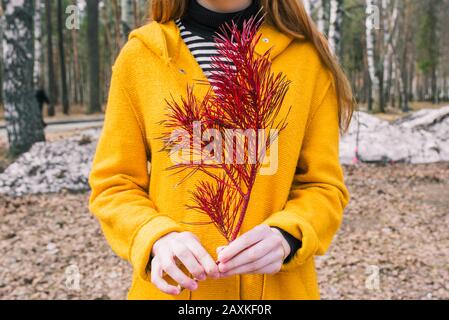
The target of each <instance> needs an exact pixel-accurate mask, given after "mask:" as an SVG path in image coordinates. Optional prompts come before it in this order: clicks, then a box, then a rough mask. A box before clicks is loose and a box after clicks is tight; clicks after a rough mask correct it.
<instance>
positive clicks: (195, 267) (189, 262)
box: [172, 243, 206, 280]
mask: <svg viewBox="0 0 449 320" xmlns="http://www.w3.org/2000/svg"><path fill="white" fill-rule="evenodd" d="M172 250H173V253H174V254H175V255H176V256H177V257H178V259H179V260H180V261H181V262H182V264H183V265H184V266H185V267H186V268H187V270H188V271H189V272H190V273H191V274H192V275H193V276H194V277H195V279H198V280H204V279H206V273H205V272H204V269H203V267H202V266H201V265H200V264H199V262H198V261H197V259H196V258H195V256H194V255H193V253H192V252H191V250H190V249H189V248H188V247H187V245H185V244H182V243H181V244H176V245H174V246H173V247H172Z"/></svg>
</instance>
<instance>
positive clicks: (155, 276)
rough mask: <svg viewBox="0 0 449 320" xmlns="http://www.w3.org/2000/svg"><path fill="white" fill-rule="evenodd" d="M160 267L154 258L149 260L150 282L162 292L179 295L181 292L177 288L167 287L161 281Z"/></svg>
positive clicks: (164, 282) (161, 272) (162, 280)
mask: <svg viewBox="0 0 449 320" xmlns="http://www.w3.org/2000/svg"><path fill="white" fill-rule="evenodd" d="M162 276H163V270H162V266H161V264H160V263H159V261H158V260H157V259H156V258H153V259H152V260H151V282H152V283H153V284H154V285H155V286H156V287H157V288H158V289H159V290H161V291H162V292H164V293H166V294H170V295H179V294H180V293H181V290H180V288H179V287H175V286H172V285H169V284H168V283H167V281H165V280H164V279H163V277H162Z"/></svg>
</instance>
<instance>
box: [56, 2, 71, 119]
mask: <svg viewBox="0 0 449 320" xmlns="http://www.w3.org/2000/svg"><path fill="white" fill-rule="evenodd" d="M63 12H64V9H63V4H62V0H58V49H59V68H60V73H61V95H62V111H63V113H64V114H69V94H68V91H67V72H66V63H65V50H64V47H65V46H64V29H65V25H64V21H63V20H64V19H63V14H64V13H63Z"/></svg>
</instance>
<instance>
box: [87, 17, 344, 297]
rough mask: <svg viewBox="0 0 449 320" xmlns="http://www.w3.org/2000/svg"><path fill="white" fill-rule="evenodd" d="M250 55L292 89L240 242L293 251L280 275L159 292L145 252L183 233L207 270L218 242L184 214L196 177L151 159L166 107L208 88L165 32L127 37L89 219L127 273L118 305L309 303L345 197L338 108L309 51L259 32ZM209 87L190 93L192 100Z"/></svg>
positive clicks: (174, 31)
mask: <svg viewBox="0 0 449 320" xmlns="http://www.w3.org/2000/svg"><path fill="white" fill-rule="evenodd" d="M259 32H260V33H261V34H262V38H261V40H260V41H259V42H258V43H257V50H256V52H257V54H259V55H260V54H263V53H265V52H266V51H267V50H268V49H270V48H271V49H272V51H271V60H272V62H273V72H275V73H278V72H283V73H284V74H285V75H286V76H287V78H288V79H289V80H291V81H292V83H291V86H290V89H289V91H288V93H287V95H286V98H285V101H284V105H283V106H282V109H281V112H280V113H279V115H278V116H279V118H280V119H281V118H283V117H284V116H286V115H287V112H288V109H289V107H290V106H291V111H290V113H288V118H287V119H288V120H287V121H288V125H287V128H286V129H285V131H282V132H281V134H280V137H279V145H278V170H277V172H276V173H275V174H272V175H259V176H258V177H257V179H256V182H255V186H254V188H253V193H252V198H251V201H250V204H249V208H248V211H247V215H246V219H245V221H244V223H243V226H242V229H241V232H240V234H242V233H244V232H246V231H248V230H250V229H252V228H253V227H255V226H256V225H259V224H262V223H265V224H268V225H270V226H276V227H279V228H282V229H284V230H285V231H287V232H289V233H290V234H292V235H293V236H294V237H296V238H298V239H301V240H302V243H303V246H302V248H301V249H300V250H298V251H297V252H296V254H295V255H294V257H293V258H292V259H291V260H290V261H289V262H288V263H286V264H284V265H283V266H282V269H281V271H280V272H279V273H276V274H265V275H237V276H233V277H229V278H224V279H219V280H214V279H208V280H206V281H202V282H200V283H199V289H198V290H196V291H193V292H190V291H188V290H184V291H183V292H182V293H181V294H180V295H179V296H171V295H167V294H164V293H162V292H160V291H159V290H158V289H157V288H156V287H155V286H154V285H153V284H152V283H151V281H150V278H149V274H148V273H147V271H146V266H147V263H148V260H149V257H150V252H151V248H152V246H153V244H154V242H155V241H157V240H158V239H159V238H160V237H162V236H164V235H166V234H168V233H170V232H172V231H178V232H181V231H190V232H193V233H194V234H196V235H197V236H198V238H199V239H200V241H201V242H202V244H203V246H204V247H205V248H206V249H207V250H208V252H209V253H210V254H211V255H212V256H213V257H214V258H216V248H217V247H218V246H221V245H225V244H226V240H225V239H224V238H223V236H222V235H221V234H220V233H219V232H218V231H217V229H216V228H215V226H214V225H213V224H207V225H198V224H195V225H193V224H189V223H185V222H207V221H209V218H208V217H207V216H205V215H203V214H201V213H198V212H195V211H191V210H186V207H185V205H186V204H188V203H190V201H191V200H190V199H191V194H190V191H192V189H193V188H194V186H195V184H196V182H198V181H199V180H205V179H207V176H205V175H204V174H199V173H198V174H195V175H194V176H193V177H191V178H190V179H188V180H186V181H185V182H184V183H181V184H179V181H180V179H181V177H182V175H176V174H175V175H173V172H172V171H168V170H166V169H167V167H169V166H171V165H173V163H172V162H171V159H170V157H169V155H168V154H167V153H166V152H161V151H160V150H161V148H162V146H163V142H162V141H161V140H160V139H159V138H160V136H161V135H162V133H163V132H164V128H163V127H162V126H161V124H160V121H161V120H163V119H164V118H165V117H166V112H167V110H166V102H165V99H168V100H170V99H171V98H170V97H171V96H172V97H174V98H175V99H180V97H181V96H184V95H185V92H186V87H187V84H193V83H195V80H199V79H201V80H207V78H206V77H205V75H204V73H203V72H202V70H201V68H200V67H199V65H198V63H197V62H196V60H195V59H194V57H193V56H192V54H191V53H190V51H189V49H188V48H187V46H186V45H185V44H184V42H183V41H182V38H181V36H180V33H179V29H178V28H177V26H176V24H175V23H174V21H173V20H171V21H169V22H166V23H163V24H162V23H157V22H150V23H149V24H147V25H145V26H143V27H141V28H139V29H136V30H134V31H133V32H132V33H131V35H130V37H129V41H128V42H127V44H126V45H125V46H124V48H123V49H122V51H121V53H120V55H119V57H118V58H117V60H116V62H115V64H114V66H113V74H112V80H111V87H110V93H109V99H108V104H107V109H106V114H105V121H104V127H103V130H102V133H101V136H100V139H99V142H98V146H97V150H96V153H95V157H94V160H93V163H92V169H91V172H90V174H89V184H90V186H91V195H90V199H89V210H90V211H91V213H92V214H93V215H94V216H95V217H96V218H97V219H98V221H99V222H100V225H101V227H102V230H103V232H104V235H105V237H106V239H107V241H108V242H109V244H110V246H111V248H112V249H113V251H114V252H115V253H116V254H117V255H118V256H120V257H121V258H123V259H126V260H127V261H129V262H130V264H131V265H132V267H133V277H132V284H131V288H130V290H129V292H128V299H195V300H196V299H221V300H230V299H319V297H320V295H319V289H318V281H317V274H316V271H315V266H314V256H315V255H323V254H324V253H325V252H326V250H327V249H328V248H329V245H330V243H331V240H332V238H333V236H334V234H335V233H336V231H337V230H338V228H339V226H340V223H341V221H342V217H343V211H344V208H345V206H346V205H347V203H348V202H349V199H350V195H349V192H348V190H347V188H346V186H345V183H344V176H343V170H342V167H341V165H340V163H339V157H338V154H339V139H340V135H339V129H338V106H337V98H336V91H335V86H334V83H333V80H332V79H333V78H332V76H331V74H330V72H329V71H328V70H327V69H326V68H325V67H324V66H323V65H322V63H321V61H320V59H319V57H318V55H317V52H316V50H315V49H314V47H313V45H311V44H310V43H309V42H307V41H305V40H301V39H292V38H290V37H289V36H287V35H284V34H282V33H281V32H280V31H278V30H277V29H276V28H275V27H273V26H271V25H269V24H267V23H264V24H263V25H262V27H261V29H260V30H259ZM206 90H207V86H205V85H200V84H195V87H194V92H195V94H196V95H197V96H198V97H199V98H201V96H203V95H204V94H205V92H206Z"/></svg>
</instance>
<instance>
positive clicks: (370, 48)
mask: <svg viewBox="0 0 449 320" xmlns="http://www.w3.org/2000/svg"><path fill="white" fill-rule="evenodd" d="M378 19H379V9H378V7H377V6H376V5H375V2H374V0H366V58H367V63H368V73H369V77H370V83H371V88H370V97H369V99H368V109H369V110H373V109H374V110H378V109H379V108H380V100H379V98H380V80H379V74H378V72H377V67H376V60H375V52H374V50H375V46H374V41H375V36H374V32H375V30H376V27H379V20H378Z"/></svg>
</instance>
